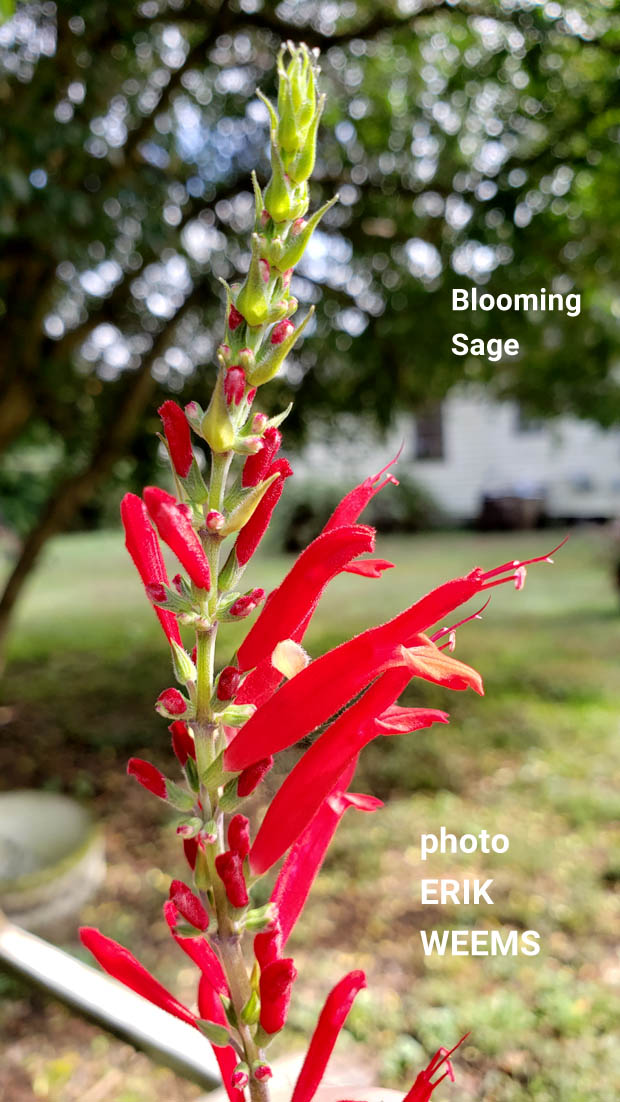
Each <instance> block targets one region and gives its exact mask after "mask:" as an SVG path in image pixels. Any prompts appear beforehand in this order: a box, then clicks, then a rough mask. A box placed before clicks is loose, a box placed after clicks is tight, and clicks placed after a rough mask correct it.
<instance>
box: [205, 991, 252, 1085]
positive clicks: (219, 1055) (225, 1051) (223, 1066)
mask: <svg viewBox="0 0 620 1102" xmlns="http://www.w3.org/2000/svg"><path fill="white" fill-rule="evenodd" d="M198 1011H199V1014H200V1017H201V1018H203V1019H204V1020H205V1021H207V1022H215V1023H216V1025H223V1026H225V1025H226V1024H227V1022H226V1015H225V1013H224V1008H223V1006H222V1004H221V1002H220V997H219V995H218V994H217V992H216V991H214V989H213V987H212V985H211V984H210V983H209V980H208V979H207V977H206V976H204V975H203V976H201V977H200V983H199V985H198ZM211 1047H212V1049H213V1052H214V1054H215V1058H216V1060H217V1062H218V1065H219V1069H220V1072H221V1075H222V1082H223V1084H224V1086H225V1088H226V1093H227V1094H228V1097H229V1099H230V1102H245V1095H244V1093H243V1091H240V1090H237V1089H236V1088H235V1087H234V1086H233V1083H232V1078H233V1074H234V1071H235V1068H236V1067H237V1064H238V1063H239V1057H238V1056H237V1054H236V1052H235V1050H234V1048H233V1047H232V1045H212V1046H211Z"/></svg>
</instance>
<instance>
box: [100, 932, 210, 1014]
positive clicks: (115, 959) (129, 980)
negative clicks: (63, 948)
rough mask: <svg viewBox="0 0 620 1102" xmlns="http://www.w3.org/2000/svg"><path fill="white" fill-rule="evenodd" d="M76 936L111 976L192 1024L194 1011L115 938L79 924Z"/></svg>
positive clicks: (162, 1008)
mask: <svg viewBox="0 0 620 1102" xmlns="http://www.w3.org/2000/svg"><path fill="white" fill-rule="evenodd" d="M80 940H81V942H82V944H83V945H84V946H85V947H86V948H87V949H88V950H89V951H90V952H91V953H92V954H93V956H94V957H95V959H96V960H97V961H98V962H99V964H100V965H101V967H102V968H103V970H104V972H107V973H108V974H109V975H110V976H113V977H114V979H115V980H120V982H121V983H124V984H125V987H129V988H131V990H132V991H135V992H137V994H138V995H142V997H143V998H145V999H148V1001H149V1002H150V1003H153V1004H154V1006H158V1007H159V1008H160V1009H161V1010H167V1011H168V1013H169V1014H172V1015H173V1016H174V1017H175V1018H180V1019H181V1021H182V1022H187V1024H188V1025H193V1026H195V1025H196V1017H195V1015H194V1014H192V1013H191V1011H190V1010H188V1009H187V1007H186V1006H183V1004H182V1003H180V1002H178V1000H177V999H175V997H174V995H171V994H170V992H169V991H167V990H166V988H165V987H162V985H161V983H159V981H158V980H156V979H155V977H154V976H152V975H151V973H150V972H147V970H146V968H144V967H143V965H142V964H140V961H138V960H136V958H135V957H134V956H133V955H132V954H131V953H130V952H129V950H128V949H124V948H123V946H122V945H119V944H118V942H117V941H112V939H111V938H109V937H106V936H105V935H104V934H102V933H101V931H100V930H96V929H94V927H92V926H82V927H81V929H80Z"/></svg>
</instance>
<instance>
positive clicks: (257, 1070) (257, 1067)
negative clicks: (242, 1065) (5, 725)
mask: <svg viewBox="0 0 620 1102" xmlns="http://www.w3.org/2000/svg"><path fill="white" fill-rule="evenodd" d="M252 1075H253V1077H254V1079H256V1080H257V1081H258V1082H259V1083H265V1082H266V1081H267V1080H268V1079H271V1077H272V1075H273V1072H272V1070H271V1068H270V1067H269V1064H265V1063H263V1061H262V1060H261V1062H260V1063H259V1064H254V1066H253V1068H252Z"/></svg>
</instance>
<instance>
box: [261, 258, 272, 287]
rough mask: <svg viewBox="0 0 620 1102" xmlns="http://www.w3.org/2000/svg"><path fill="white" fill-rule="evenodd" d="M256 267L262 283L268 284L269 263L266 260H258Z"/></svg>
mask: <svg viewBox="0 0 620 1102" xmlns="http://www.w3.org/2000/svg"><path fill="white" fill-rule="evenodd" d="M258 267H259V270H260V274H261V276H262V278H263V283H269V276H270V274H271V272H270V269H269V261H268V260H259V262H258Z"/></svg>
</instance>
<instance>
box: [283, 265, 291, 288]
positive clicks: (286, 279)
mask: <svg viewBox="0 0 620 1102" xmlns="http://www.w3.org/2000/svg"><path fill="white" fill-rule="evenodd" d="M292 278H293V269H292V268H287V269H286V271H285V272H282V286H283V287H284V289H285V290H288V288H289V287H290V285H291V279H292Z"/></svg>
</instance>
